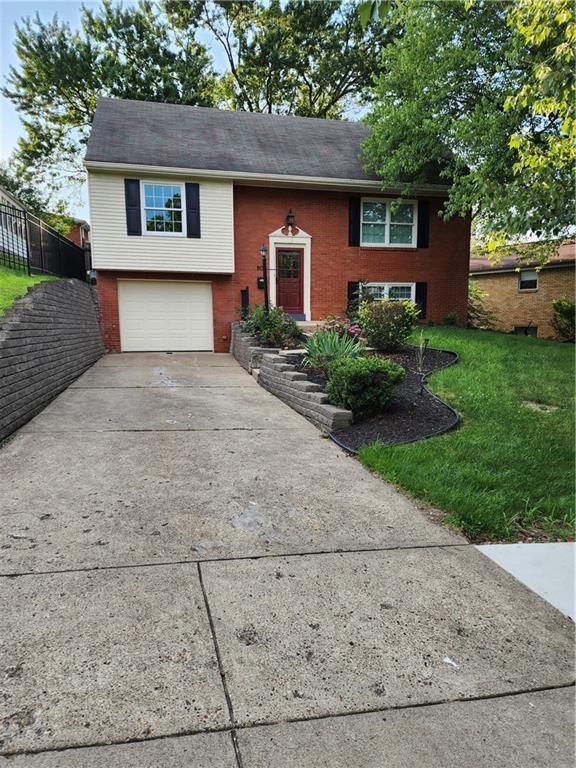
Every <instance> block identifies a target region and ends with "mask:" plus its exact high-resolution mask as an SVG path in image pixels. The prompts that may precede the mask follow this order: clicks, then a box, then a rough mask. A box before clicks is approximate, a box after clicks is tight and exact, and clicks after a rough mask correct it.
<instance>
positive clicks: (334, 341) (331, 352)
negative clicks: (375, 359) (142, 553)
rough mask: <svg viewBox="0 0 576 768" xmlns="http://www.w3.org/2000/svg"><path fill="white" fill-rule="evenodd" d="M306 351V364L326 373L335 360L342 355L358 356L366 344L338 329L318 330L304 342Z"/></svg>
mask: <svg viewBox="0 0 576 768" xmlns="http://www.w3.org/2000/svg"><path fill="white" fill-rule="evenodd" d="M303 346H304V349H305V350H306V353H305V355H304V365H306V366H308V367H309V368H318V369H319V370H320V371H323V372H324V373H326V371H327V370H328V366H329V365H330V363H331V362H332V361H333V360H338V359H339V358H341V357H358V356H359V355H361V354H362V353H363V352H364V344H363V343H362V342H361V341H358V339H354V338H352V336H341V335H340V334H339V333H338V332H337V331H325V330H320V331H316V333H314V334H313V335H312V336H310V337H309V338H308V339H307V340H306V341H305V342H304V344H303Z"/></svg>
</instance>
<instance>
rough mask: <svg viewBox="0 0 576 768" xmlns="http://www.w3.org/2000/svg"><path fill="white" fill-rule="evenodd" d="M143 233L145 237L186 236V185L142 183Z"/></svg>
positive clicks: (154, 182) (155, 182)
mask: <svg viewBox="0 0 576 768" xmlns="http://www.w3.org/2000/svg"><path fill="white" fill-rule="evenodd" d="M140 197H141V200H142V233H143V234H145V235H170V236H176V237H183V236H185V235H186V215H185V210H184V184H177V183H176V184H175V183H173V182H171V183H159V182H157V181H142V182H141V183H140Z"/></svg>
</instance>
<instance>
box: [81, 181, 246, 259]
mask: <svg viewBox="0 0 576 768" xmlns="http://www.w3.org/2000/svg"><path fill="white" fill-rule="evenodd" d="M125 178H133V179H134V178H139V174H138V172H137V170H136V169H133V170H131V171H130V172H129V173H128V172H126V173H123V174H121V175H119V174H111V173H95V172H92V171H90V172H89V175H88V185H89V198H90V214H91V225H92V265H93V268H94V269H96V270H98V269H101V270H104V269H118V270H132V271H156V272H215V273H221V274H231V273H232V272H234V219H233V216H234V189H233V183H232V181H200V182H199V184H200V231H201V237H199V238H192V237H181V236H178V237H175V236H174V235H172V236H170V235H167V236H162V234H161V233H158V234H155V235H154V236H153V237H150V236H147V234H146V232H145V230H143V233H142V235H141V236H137V235H128V234H127V232H126V203H125V199H124V179H125ZM141 179H142V181H145V182H146V183H148V182H151V183H154V182H155V181H156V182H157V183H158V184H165V183H167V182H168V183H170V180H169V179H167V178H166V176H165V175H164V176H162V177H155V176H146V177H144V176H141ZM186 181H192V182H193V181H196V180H195V179H194V178H190V179H186ZM174 183H175V184H179V183H181V182H180V181H179V180H176V179H175V180H174ZM144 202H145V201H144V197H143V194H142V193H141V201H140V203H141V205H142V206H143V205H144ZM184 208H185V204H184ZM183 215H184V217H185V215H186V211H185V210H184V211H183Z"/></svg>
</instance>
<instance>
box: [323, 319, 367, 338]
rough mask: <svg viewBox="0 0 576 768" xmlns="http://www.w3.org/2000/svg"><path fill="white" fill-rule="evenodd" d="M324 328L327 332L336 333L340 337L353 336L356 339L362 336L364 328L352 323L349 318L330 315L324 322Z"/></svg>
mask: <svg viewBox="0 0 576 768" xmlns="http://www.w3.org/2000/svg"><path fill="white" fill-rule="evenodd" d="M324 328H325V330H327V331H334V332H335V333H337V334H338V335H339V336H352V337H353V338H355V339H357V338H358V337H359V336H361V335H362V328H361V327H360V325H359V324H358V323H353V322H351V321H350V320H349V319H348V318H347V317H336V315H328V317H327V318H326V320H325V321H324Z"/></svg>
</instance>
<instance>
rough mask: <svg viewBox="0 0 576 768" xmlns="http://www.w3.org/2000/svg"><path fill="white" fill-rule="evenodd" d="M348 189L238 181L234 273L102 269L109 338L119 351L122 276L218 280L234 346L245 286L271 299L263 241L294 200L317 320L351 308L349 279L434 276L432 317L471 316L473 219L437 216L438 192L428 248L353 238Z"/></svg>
mask: <svg viewBox="0 0 576 768" xmlns="http://www.w3.org/2000/svg"><path fill="white" fill-rule="evenodd" d="M349 197H350V196H349V194H348V193H344V192H318V191H312V190H310V191H307V190H290V189H272V188H270V189H268V188H260V187H238V186H237V187H235V188H234V240H235V258H236V271H235V273H234V275H209V274H198V275H194V274H188V273H182V274H174V273H157V272H98V294H99V297H100V312H101V323H102V331H103V336H104V343H105V345H106V348H107V349H108V350H109V351H112V352H119V351H120V328H119V319H118V297H117V283H116V281H117V279H118V278H119V277H124V278H132V279H153V280H161V279H169V280H175V279H182V280H194V279H196V280H211V281H212V296H213V303H214V344H215V350H216V351H217V352H225V351H227V350H228V347H229V337H230V323H231V322H233V321H234V320H236V319H237V318H238V310H239V308H240V289H241V288H244V287H246V286H248V287H249V288H250V301H251V303H252V304H261V303H263V301H264V292H263V291H262V290H258V289H257V287H256V279H257V277H258V276H259V275H261V274H262V273H261V272H260V271H259V270H258V267H259V265H260V263H261V257H260V247H261V246H262V244H263V243H264V244H266V245H268V235H269V234H270V233H271V232H273V231H275V230H276V229H279V228H280V227H282V226H283V225H284V221H285V218H286V214H287V213H288V210H289V209H290V208H291V209H292V211H293V212H294V214H295V215H296V224H297V226H298V227H300V228H301V229H303V230H304V231H305V232H307V233H308V234H309V235H311V237H312V287H311V304H312V307H311V308H312V318H311V319H313V320H321V319H322V318H323V317H325V316H326V315H327V314H341V313H342V312H343V311H344V309H345V308H346V303H347V287H348V282H349V281H356V280H369V281H374V282H387V281H389V282H403V281H406V282H427V283H428V311H427V318H426V319H427V320H432V321H434V322H437V323H439V322H442V318H443V317H444V315H446V314H448V313H449V312H455V313H456V314H457V315H458V320H459V322H460V323H462V324H463V323H464V322H465V321H466V305H467V285H468V261H469V243H470V225H469V221H468V220H467V219H460V218H458V219H452V220H450V221H448V222H444V221H442V220H441V219H439V218H438V216H437V212H438V209H439V207H440V205H441V201H439V200H431V203H430V238H429V247H428V248H421V249H420V248H419V249H416V250H410V249H393V248H359V247H353V248H350V247H349V246H348V203H349Z"/></svg>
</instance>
